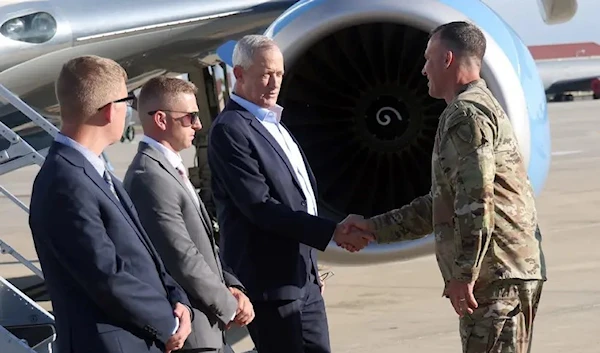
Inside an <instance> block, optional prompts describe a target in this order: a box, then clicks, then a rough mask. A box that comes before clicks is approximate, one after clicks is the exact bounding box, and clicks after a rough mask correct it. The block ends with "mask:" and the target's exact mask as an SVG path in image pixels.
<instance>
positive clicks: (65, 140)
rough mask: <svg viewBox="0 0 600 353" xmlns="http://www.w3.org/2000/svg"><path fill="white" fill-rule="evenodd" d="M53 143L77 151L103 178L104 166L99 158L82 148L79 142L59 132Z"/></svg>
mask: <svg viewBox="0 0 600 353" xmlns="http://www.w3.org/2000/svg"><path fill="white" fill-rule="evenodd" d="M54 141H56V142H58V143H62V144H63V145H65V146H68V147H71V148H73V149H75V150H77V151H78V152H79V153H81V154H82V155H83V157H85V159H87V160H88V162H90V164H91V165H92V166H93V167H94V169H96V171H97V172H98V174H100V176H102V177H104V171H105V170H106V165H105V164H104V161H103V160H102V158H100V156H96V155H95V154H94V152H92V151H90V150H89V149H88V148H87V147H85V146H83V145H82V144H80V143H79V142H77V141H75V140H73V139H72V138H70V137H68V136H66V135H63V134H61V133H60V132H59V133H58V134H56V137H55V138H54Z"/></svg>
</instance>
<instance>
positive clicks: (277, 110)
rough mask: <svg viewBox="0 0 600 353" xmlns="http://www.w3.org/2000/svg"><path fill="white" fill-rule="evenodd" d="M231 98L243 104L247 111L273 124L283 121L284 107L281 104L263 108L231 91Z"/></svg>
mask: <svg viewBox="0 0 600 353" xmlns="http://www.w3.org/2000/svg"><path fill="white" fill-rule="evenodd" d="M231 99H232V100H233V101H234V102H236V103H237V104H239V105H241V106H242V107H243V108H245V109H246V110H247V111H249V112H250V113H251V114H252V115H254V116H255V117H256V118H257V119H258V120H260V121H266V122H270V123H273V124H279V122H280V121H281V114H282V113H283V107H282V106H280V105H279V104H275V105H274V106H273V107H271V108H263V107H259V106H258V105H256V104H254V103H252V102H250V101H248V100H246V99H244V98H242V97H240V96H238V95H236V94H234V93H231Z"/></svg>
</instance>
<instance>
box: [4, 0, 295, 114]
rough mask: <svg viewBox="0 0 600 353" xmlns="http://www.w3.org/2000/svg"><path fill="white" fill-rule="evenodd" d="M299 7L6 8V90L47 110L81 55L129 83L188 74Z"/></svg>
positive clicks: (179, 2) (75, 4)
mask: <svg viewBox="0 0 600 353" xmlns="http://www.w3.org/2000/svg"><path fill="white" fill-rule="evenodd" d="M295 2H296V0H269V1H265V0H227V1H212V0H170V1H169V6H165V3H164V2H162V1H148V2H143V1H139V0H111V1H105V2H103V3H102V4H101V5H99V4H98V3H96V2H93V1H81V0H56V1H52V2H49V1H31V2H23V1H11V2H8V3H7V2H5V3H4V5H0V58H1V59H0V71H1V72H0V83H2V84H3V85H4V86H6V87H7V88H8V89H10V90H11V91H13V92H14V93H15V94H17V95H20V96H21V98H22V99H23V100H24V101H26V102H27V103H28V104H30V105H32V106H33V107H35V108H37V109H44V108H46V107H48V106H51V105H53V104H55V102H54V97H53V93H52V92H51V90H52V89H53V87H52V84H53V82H54V80H55V78H56V77H57V75H58V72H59V70H60V67H61V66H62V64H63V63H64V62H65V61H67V60H68V59H70V58H72V57H76V56H79V55H84V54H94V55H100V56H105V57H110V58H112V59H114V60H116V61H118V62H119V63H120V64H121V65H122V66H123V67H124V68H125V69H126V70H127V72H128V75H129V77H130V78H131V79H135V78H136V77H138V76H140V75H143V74H147V73H149V72H153V71H154V70H158V71H156V72H157V73H158V72H161V70H164V71H176V72H187V71H189V70H190V69H192V70H193V69H195V68H197V67H198V66H202V65H207V64H212V62H207V61H206V60H210V55H211V54H213V53H214V49H215V48H216V46H217V45H219V44H221V43H222V42H223V41H225V40H227V39H236V38H238V37H240V36H242V35H244V34H247V33H256V32H259V31H260V30H261V29H264V28H266V27H267V26H268V25H269V24H270V23H271V22H272V21H273V20H274V19H275V18H276V17H277V16H279V15H280V14H281V13H282V12H283V11H284V10H285V9H287V8H289V7H290V6H291V5H292V4H293V3H295ZM47 113H50V112H47ZM0 115H1V112H0Z"/></svg>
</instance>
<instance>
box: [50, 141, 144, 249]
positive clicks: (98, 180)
mask: <svg viewBox="0 0 600 353" xmlns="http://www.w3.org/2000/svg"><path fill="white" fill-rule="evenodd" d="M52 148H53V149H55V150H56V153H59V154H60V155H61V156H63V157H64V158H66V159H67V160H69V161H70V162H71V163H72V164H74V165H76V166H78V167H80V168H82V169H83V173H84V174H85V175H86V176H87V177H88V178H90V179H91V180H92V182H93V183H94V184H96V186H97V187H98V188H99V189H100V190H101V191H102V192H103V193H104V194H105V195H106V197H108V198H109V199H110V200H111V201H112V203H114V204H115V206H117V209H118V210H119V211H120V212H121V214H122V215H123V217H124V218H125V219H126V220H127V222H128V223H129V224H130V225H131V227H132V228H133V229H134V230H135V233H136V234H137V236H138V237H139V238H140V240H141V242H142V244H144V246H145V247H146V249H147V250H148V251H149V252H150V253H151V254H154V253H153V252H152V250H151V248H150V247H149V246H148V243H147V242H146V240H145V239H144V237H143V235H142V233H141V232H142V231H143V228H142V227H140V226H139V225H136V223H135V222H134V221H133V219H132V217H131V216H130V214H129V213H128V212H129V210H125V207H124V206H123V204H122V203H121V202H120V201H119V200H118V199H117V198H116V197H115V195H114V194H113V193H112V191H111V190H110V187H109V186H108V184H107V183H106V181H105V180H104V179H103V178H102V177H101V176H100V174H99V173H98V171H97V170H96V169H95V168H94V166H92V164H91V163H90V162H88V161H87V160H86V159H85V157H84V156H83V155H82V154H81V153H79V152H78V151H76V150H75V149H73V148H71V147H68V146H65V145H63V144H61V143H58V142H54V143H53V146H52ZM111 177H112V178H113V184H114V186H115V190H116V191H117V194H118V195H119V197H121V200H123V199H124V196H125V197H127V196H126V193H125V191H124V190H123V188H122V187H120V182H119V181H118V180H117V178H116V177H114V176H113V175H112V173H111ZM123 194H125V195H123Z"/></svg>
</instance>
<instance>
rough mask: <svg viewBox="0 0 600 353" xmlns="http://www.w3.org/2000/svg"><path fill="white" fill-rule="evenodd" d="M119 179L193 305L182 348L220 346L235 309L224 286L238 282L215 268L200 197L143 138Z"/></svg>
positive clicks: (209, 229) (218, 266)
mask: <svg viewBox="0 0 600 353" xmlns="http://www.w3.org/2000/svg"><path fill="white" fill-rule="evenodd" d="M123 184H124V186H125V189H126V190H127V192H128V193H129V195H130V197H131V199H132V200H133V203H134V204H135V208H136V210H137V211H138V214H139V218H140V220H141V222H142V225H143V226H144V229H145V230H146V232H147V233H148V236H149V237H150V239H151V241H152V242H153V244H154V246H155V247H156V250H157V251H158V253H159V254H160V256H161V258H162V260H163V262H164V263H165V266H166V268H167V271H168V272H169V273H170V274H171V276H172V277H173V278H174V279H175V280H176V281H177V282H178V283H179V284H180V285H181V286H182V287H183V289H184V290H185V292H186V293H187V295H188V297H189V299H190V302H191V304H192V307H193V308H194V314H195V316H194V321H193V322H192V333H191V334H190V336H189V337H188V339H187V341H186V343H185V346H184V349H188V348H222V347H223V342H224V337H223V330H224V327H225V325H226V324H227V323H229V321H230V320H231V317H232V315H233V314H234V313H235V311H236V309H237V300H236V299H235V297H234V296H233V295H232V294H231V293H230V292H229V290H228V288H227V287H231V286H236V287H239V288H242V289H243V287H242V284H241V283H240V282H239V281H238V280H237V278H236V277H235V276H233V275H232V274H231V273H229V272H227V271H223V268H222V267H221V266H222V264H221V261H220V258H219V253H218V251H219V249H218V247H217V245H216V244H215V238H214V235H213V228H212V223H211V220H210V217H209V215H208V212H207V211H206V208H205V207H204V204H203V203H202V200H200V198H198V199H199V201H200V207H198V206H197V205H196V203H195V202H194V201H193V199H192V195H191V193H190V192H189V191H188V189H187V188H186V187H185V185H184V183H183V180H182V178H181V176H180V175H179V173H178V172H177V170H176V169H175V168H174V167H173V166H172V165H171V164H170V163H169V161H168V160H167V158H166V157H165V156H164V155H163V154H162V153H161V152H160V151H158V150H157V149H155V148H153V147H152V146H150V145H148V144H146V143H145V142H140V144H139V147H138V152H137V154H136V155H135V157H134V159H133V161H132V162H131V165H130V166H129V168H128V169H127V173H126V174H125V179H124V180H123ZM132 265H135V264H132Z"/></svg>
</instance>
